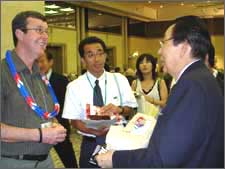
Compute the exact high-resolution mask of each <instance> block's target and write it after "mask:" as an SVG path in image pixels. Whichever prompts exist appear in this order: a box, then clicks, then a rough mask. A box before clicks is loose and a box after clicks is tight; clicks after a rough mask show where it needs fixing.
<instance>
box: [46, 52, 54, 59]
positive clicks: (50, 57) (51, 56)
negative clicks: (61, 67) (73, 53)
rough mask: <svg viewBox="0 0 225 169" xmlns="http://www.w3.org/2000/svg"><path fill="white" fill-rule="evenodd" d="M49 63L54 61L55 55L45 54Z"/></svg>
mask: <svg viewBox="0 0 225 169" xmlns="http://www.w3.org/2000/svg"><path fill="white" fill-rule="evenodd" d="M45 54H46V57H47V59H48V61H50V60H53V55H52V54H51V53H50V52H45Z"/></svg>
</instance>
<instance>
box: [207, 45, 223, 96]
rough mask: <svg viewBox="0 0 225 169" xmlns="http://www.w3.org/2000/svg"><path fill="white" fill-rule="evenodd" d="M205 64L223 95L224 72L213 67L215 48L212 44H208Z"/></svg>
mask: <svg viewBox="0 0 225 169" xmlns="http://www.w3.org/2000/svg"><path fill="white" fill-rule="evenodd" d="M205 64H206V66H207V67H208V68H209V70H210V72H211V73H212V74H213V76H214V77H215V78H216V80H217V82H218V83H219V86H220V88H221V91H222V94H223V95H224V73H223V72H221V71H219V70H217V69H216V67H215V48H214V46H213V44H211V45H210V48H209V51H208V54H207V55H206V58H205Z"/></svg>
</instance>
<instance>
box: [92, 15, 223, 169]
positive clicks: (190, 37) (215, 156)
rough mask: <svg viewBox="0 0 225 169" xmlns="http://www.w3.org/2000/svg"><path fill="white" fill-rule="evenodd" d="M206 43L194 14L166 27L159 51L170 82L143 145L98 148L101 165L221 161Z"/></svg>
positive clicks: (217, 98) (219, 103) (215, 88)
mask: <svg viewBox="0 0 225 169" xmlns="http://www.w3.org/2000/svg"><path fill="white" fill-rule="evenodd" d="M210 44H211V39H210V35H209V33H208V31H207V28H206V26H205V25H204V23H203V21H202V20H201V19H200V18H199V17H196V16H184V17H181V18H178V19H176V20H175V22H174V24H172V25H171V26H170V27H169V28H168V29H167V31H166V33H165V35H164V40H162V41H161V48H160V49H159V55H160V56H161V60H162V63H163V70H164V71H166V72H168V73H169V74H170V75H172V76H173V78H175V80H176V84H175V86H174V87H173V88H172V91H171V94H170V96H169V98H168V102H167V105H166V107H165V108H164V109H163V110H162V112H161V113H162V115H161V116H159V118H158V121H157V124H156V126H155V129H154V131H153V134H152V136H151V139H150V142H149V145H148V147H147V148H145V149H137V150H125V151H108V152H107V153H105V154H100V155H98V156H97V157H96V159H97V162H98V164H99V165H100V166H101V167H108V168H110V167H116V168H124V167H132V168H140V167H149V168H150V167H155V168H156V167H160V168H162V167H173V168H175V167H187V168H198V167H199V168H200V167H203V168H208V167H209V168H215V167H221V168H223V167H224V103H223V101H224V100H223V96H222V94H221V91H220V87H219V85H218V83H217V81H216V79H215V78H214V77H213V75H212V74H211V73H210V71H209V70H208V68H207V67H206V66H205V64H204V60H205V56H206V54H207V52H208V49H209V47H210ZM118 139H119V138H118Z"/></svg>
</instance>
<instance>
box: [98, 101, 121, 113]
mask: <svg viewBox="0 0 225 169" xmlns="http://www.w3.org/2000/svg"><path fill="white" fill-rule="evenodd" d="M121 111H122V109H121V108H120V107H119V106H115V105H114V104H112V103H110V104H108V105H106V106H104V107H102V108H101V109H100V113H101V115H106V116H107V115H108V116H112V115H116V114H119V113H121Z"/></svg>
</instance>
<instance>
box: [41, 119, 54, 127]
mask: <svg viewBox="0 0 225 169" xmlns="http://www.w3.org/2000/svg"><path fill="white" fill-rule="evenodd" d="M48 127H52V122H51V121H48V122H45V123H41V128H48Z"/></svg>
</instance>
